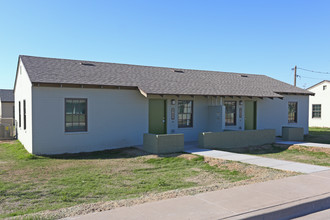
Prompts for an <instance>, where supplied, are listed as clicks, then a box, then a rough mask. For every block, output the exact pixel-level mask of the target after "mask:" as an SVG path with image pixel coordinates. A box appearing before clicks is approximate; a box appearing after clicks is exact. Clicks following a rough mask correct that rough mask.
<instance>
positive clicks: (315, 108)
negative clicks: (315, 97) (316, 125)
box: [312, 105, 321, 118]
mask: <svg viewBox="0 0 330 220" xmlns="http://www.w3.org/2000/svg"><path fill="white" fill-rule="evenodd" d="M312 118H321V105H312Z"/></svg>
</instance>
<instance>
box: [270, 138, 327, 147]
mask: <svg viewBox="0 0 330 220" xmlns="http://www.w3.org/2000/svg"><path fill="white" fill-rule="evenodd" d="M275 143H277V144H287V145H300V146H306V147H322V148H330V144H319V143H312V142H302V141H283V140H280V139H278V140H276V142H275Z"/></svg>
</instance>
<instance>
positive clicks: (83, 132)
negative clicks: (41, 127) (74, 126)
mask: <svg viewBox="0 0 330 220" xmlns="http://www.w3.org/2000/svg"><path fill="white" fill-rule="evenodd" d="M64 134H65V135H75V134H77V135H78V134H88V131H65V132H64Z"/></svg>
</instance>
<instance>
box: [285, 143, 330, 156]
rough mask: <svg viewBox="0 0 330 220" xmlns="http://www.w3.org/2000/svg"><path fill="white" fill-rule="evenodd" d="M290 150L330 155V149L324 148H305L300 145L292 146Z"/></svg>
mask: <svg viewBox="0 0 330 220" xmlns="http://www.w3.org/2000/svg"><path fill="white" fill-rule="evenodd" d="M288 149H295V150H305V151H310V152H323V153H326V154H329V155H330V148H323V147H305V146H300V145H292V146H290V147H289V148H288Z"/></svg>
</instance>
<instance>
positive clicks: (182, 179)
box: [0, 141, 295, 218]
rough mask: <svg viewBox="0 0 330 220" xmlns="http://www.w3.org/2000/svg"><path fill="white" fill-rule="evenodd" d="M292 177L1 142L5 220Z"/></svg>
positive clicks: (199, 161)
mask: <svg viewBox="0 0 330 220" xmlns="http://www.w3.org/2000/svg"><path fill="white" fill-rule="evenodd" d="M290 175H295V174H294V173H289V172H284V171H279V170H273V169H267V168H262V167H257V166H253V165H247V164H242V163H236V162H230V161H214V160H210V159H208V160H207V158H203V157H200V156H194V155H190V154H176V155H167V156H156V155H148V154H146V153H144V152H143V151H140V150H137V149H134V148H126V149H118V150H108V151H101V152H93V153H81V154H68V155H57V156H52V157H46V156H34V155H31V154H29V153H28V152H26V151H25V149H24V148H23V146H22V145H21V144H20V143H19V142H18V141H11V142H6V143H3V142H0V195H1V196H0V218H4V217H10V216H20V215H24V214H28V213H36V212H41V211H45V210H57V209H60V208H64V207H71V206H75V205H78V204H83V203H95V202H106V201H114V200H123V199H129V198H137V197H141V196H143V195H146V194H157V193H161V192H165V191H169V190H174V189H186V188H191V187H203V186H209V185H212V184H213V185H214V184H215V185H216V184H218V185H221V184H222V186H224V185H226V187H225V188H228V187H230V186H234V185H240V184H248V183H252V182H260V181H266V180H269V179H277V178H282V177H286V176H290ZM220 188H221V187H220ZM125 201H126V200H125Z"/></svg>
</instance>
